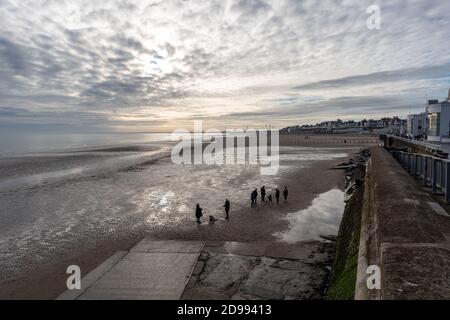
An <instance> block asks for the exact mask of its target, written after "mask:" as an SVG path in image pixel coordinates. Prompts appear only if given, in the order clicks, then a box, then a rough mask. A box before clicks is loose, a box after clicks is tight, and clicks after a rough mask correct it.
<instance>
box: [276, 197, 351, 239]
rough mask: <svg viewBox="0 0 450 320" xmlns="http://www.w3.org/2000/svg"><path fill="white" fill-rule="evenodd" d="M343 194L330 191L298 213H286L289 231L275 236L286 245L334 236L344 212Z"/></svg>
mask: <svg viewBox="0 0 450 320" xmlns="http://www.w3.org/2000/svg"><path fill="white" fill-rule="evenodd" d="M344 208H345V203H344V192H343V191H342V190H339V189H332V190H330V191H328V192H325V193H322V194H320V195H319V196H318V197H317V198H315V199H314V200H313V202H312V204H311V205H310V206H309V207H308V208H306V209H304V210H300V211H298V212H292V213H288V215H287V216H286V219H287V220H288V221H289V229H288V230H287V231H285V232H278V233H276V234H275V236H276V237H277V238H279V239H281V240H282V241H285V242H288V243H294V242H299V241H303V240H311V239H320V235H336V234H337V232H338V229H339V223H340V221H341V218H342V214H343V212H344Z"/></svg>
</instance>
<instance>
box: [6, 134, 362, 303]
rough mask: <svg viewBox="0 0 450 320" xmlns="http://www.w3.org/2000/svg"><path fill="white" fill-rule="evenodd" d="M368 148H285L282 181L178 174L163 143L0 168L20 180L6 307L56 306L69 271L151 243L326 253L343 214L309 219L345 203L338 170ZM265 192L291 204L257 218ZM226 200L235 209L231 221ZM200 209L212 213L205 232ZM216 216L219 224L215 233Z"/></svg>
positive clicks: (227, 171)
mask: <svg viewBox="0 0 450 320" xmlns="http://www.w3.org/2000/svg"><path fill="white" fill-rule="evenodd" d="M363 146H364V143H361V144H353V145H348V144H343V143H339V144H327V145H325V144H320V145H306V144H305V145H299V144H296V143H291V142H287V143H283V140H282V141H281V147H280V169H279V172H278V174H277V175H274V176H261V175H260V171H259V166H258V165H223V166H209V165H195V166H193V165H175V164H173V163H172V162H171V159H170V157H168V150H170V147H171V144H170V143H157V142H152V143H151V144H147V145H144V146H143V145H139V146H138V147H137V146H132V145H126V146H120V147H110V146H109V147H107V148H105V147H104V148H95V149H92V148H90V149H84V150H75V151H74V150H71V151H70V152H62V153H61V152H52V153H39V154H33V155H28V156H27V157H24V156H20V157H17V158H12V157H9V158H2V159H0V161H1V164H2V166H1V167H2V168H8V166H9V167H10V168H17V167H20V170H19V171H20V172H17V173H14V172H12V171H11V170H6V169H3V171H2V172H1V173H0V174H1V175H0V187H1V188H0V201H1V203H2V208H1V209H0V217H1V219H2V222H3V224H2V226H1V227H0V228H1V233H0V234H1V238H0V257H1V260H0V267H1V269H0V270H1V271H0V273H1V282H0V298H2V299H19V298H24V299H31V298H33V299H51V298H55V297H56V296H58V295H59V294H60V293H61V292H62V291H64V290H65V288H66V287H65V285H66V283H65V281H66V279H67V274H66V268H67V266H69V265H73V264H75V265H78V266H80V268H81V270H82V273H83V274H86V273H88V272H89V271H90V270H92V269H93V268H94V267H96V266H97V265H98V264H99V263H101V262H102V261H103V260H105V259H106V258H108V257H109V256H111V255H112V254H113V253H114V252H116V251H119V250H128V249H129V248H130V247H132V246H134V245H135V244H136V243H137V242H138V241H140V240H141V239H142V238H143V237H152V238H154V239H159V240H170V239H180V240H208V241H227V242H234V241H236V242H252V241H274V242H286V241H288V242H294V243H295V242H297V243H298V242H301V241H309V242H311V241H313V242H314V241H315V242H317V243H320V242H321V240H320V237H319V235H320V234H321V233H324V234H329V233H334V234H337V230H338V227H339V221H340V216H339V215H340V214H342V212H335V213H334V214H332V215H327V216H317V215H314V214H313V215H311V213H308V212H307V210H308V208H310V207H314V206H316V205H318V206H321V205H323V206H325V207H326V206H332V205H331V204H330V202H331V203H332V202H336V201H337V200H336V199H338V200H339V199H341V200H343V193H342V190H343V186H344V172H343V171H341V170H331V169H330V167H332V166H334V165H336V164H338V163H341V162H345V161H346V160H347V159H348V158H351V157H353V155H354V154H355V153H356V152H358V150H359V149H360V148H362V147H363ZM30 159H31V160H30ZM19 164H20V166H19ZM11 172H12V173H11ZM24 172H26V173H27V174H24ZM263 185H264V186H265V187H266V190H267V192H271V193H272V196H273V197H274V190H275V187H278V188H279V189H280V191H282V189H283V188H284V186H287V187H288V189H289V197H288V201H287V202H284V201H281V203H280V204H276V203H274V204H273V205H270V204H268V203H261V202H260V198H258V205H257V206H256V207H254V208H250V192H251V191H252V190H253V189H255V188H258V192H259V188H260V187H261V186H263ZM330 192H331V193H330ZM321 195H322V197H321ZM330 196H332V197H333V198H332V201H328V202H327V200H326V199H327V197H330ZM225 198H228V199H229V200H230V201H231V211H230V219H229V220H228V221H227V220H225V219H224V212H223V208H222V205H223V202H224V200H225ZM274 202H275V199H274ZM196 203H199V204H200V205H201V206H202V208H203V212H204V217H203V223H202V224H201V225H197V224H196V222H195V217H194V209H195V204H196ZM333 208H335V211H339V210H341V208H343V207H342V204H339V203H338V204H336V207H334V206H332V207H331V211H333ZM329 209H330V208H329ZM209 215H213V216H214V217H216V218H217V219H218V221H217V222H216V223H215V224H213V225H210V224H209V223H208V222H207V219H208V216H209ZM305 221H306V222H307V223H308V226H307V227H306V228H302V222H303V223H305ZM292 230H295V232H294V234H295V236H294V237H292V235H291V234H292ZM290 231H291V234H289V232H290Z"/></svg>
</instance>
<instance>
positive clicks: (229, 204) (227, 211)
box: [223, 199, 231, 220]
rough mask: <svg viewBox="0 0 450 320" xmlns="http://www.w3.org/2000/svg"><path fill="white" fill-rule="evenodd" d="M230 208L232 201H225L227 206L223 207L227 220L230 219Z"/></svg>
mask: <svg viewBox="0 0 450 320" xmlns="http://www.w3.org/2000/svg"><path fill="white" fill-rule="evenodd" d="M230 206H231V203H230V201H229V200H228V199H225V204H224V205H223V207H224V208H225V214H226V217H225V219H227V220H228V218H229V216H228V213H229V212H230Z"/></svg>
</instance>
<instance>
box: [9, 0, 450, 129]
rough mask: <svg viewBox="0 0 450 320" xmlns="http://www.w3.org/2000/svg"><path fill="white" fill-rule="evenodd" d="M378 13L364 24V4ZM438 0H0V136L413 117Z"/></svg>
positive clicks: (446, 59)
mask: <svg viewBox="0 0 450 320" xmlns="http://www.w3.org/2000/svg"><path fill="white" fill-rule="evenodd" d="M373 4H376V5H378V6H379V7H380V9H381V28H380V29H369V28H368V27H367V24H366V21H367V19H368V18H369V17H370V14H368V13H367V11H366V10H367V8H368V7H369V6H371V5H373ZM449 12H450V1H447V0H441V1H438V0H422V1H414V0H407V1H406V0H404V1H400V0H399V1H366V0H342V1H338V0H335V1H331V0H329V1H328V0H320V1H319V0H314V1H313V0H308V1H300V0H286V1H283V0H281V1H280V0H274V1H266V0H229V1H228V0H219V1H212V0H208V1H205V0H196V1H182V0H179V1H172V0H163V1H154V0H148V1H146V0H136V1H132V0H117V1H93V0H86V1H85V0H70V1H65V0H47V1H44V0H32V1H29V0H0V30H1V33H0V128H1V129H3V130H8V131H14V130H19V131H33V130H41V131H42V130H48V131H74V132H80V131H86V132H94V131H97V132H111V131H129V132H134V131H170V130H172V129H174V128H183V127H188V128H189V127H191V126H192V123H193V120H204V121H205V126H207V127H215V128H219V129H221V128H223V127H224V126H234V127H242V126H246V125H248V126H251V127H258V126H263V125H266V124H271V125H273V126H277V127H283V126H286V125H291V124H299V123H309V122H317V121H321V120H327V119H333V118H337V117H339V118H341V119H358V118H363V117H381V116H387V115H396V114H398V115H402V116H405V115H407V114H408V113H412V112H417V111H421V110H422V109H423V106H424V103H425V99H426V97H427V96H428V97H430V98H431V97H433V98H438V97H439V98H441V99H442V98H443V97H445V96H447V91H448V88H449V87H450V45H449V42H448V41H449V34H450V15H449Z"/></svg>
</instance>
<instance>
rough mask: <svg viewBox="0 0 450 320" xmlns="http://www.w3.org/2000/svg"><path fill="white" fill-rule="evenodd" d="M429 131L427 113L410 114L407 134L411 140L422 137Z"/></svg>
mask: <svg viewBox="0 0 450 320" xmlns="http://www.w3.org/2000/svg"><path fill="white" fill-rule="evenodd" d="M426 129H427V113H426V112H422V113H420V114H410V115H409V116H408V119H407V124H406V133H407V134H408V136H410V137H411V138H414V137H417V136H421V135H423V134H424V133H425V132H426Z"/></svg>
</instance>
